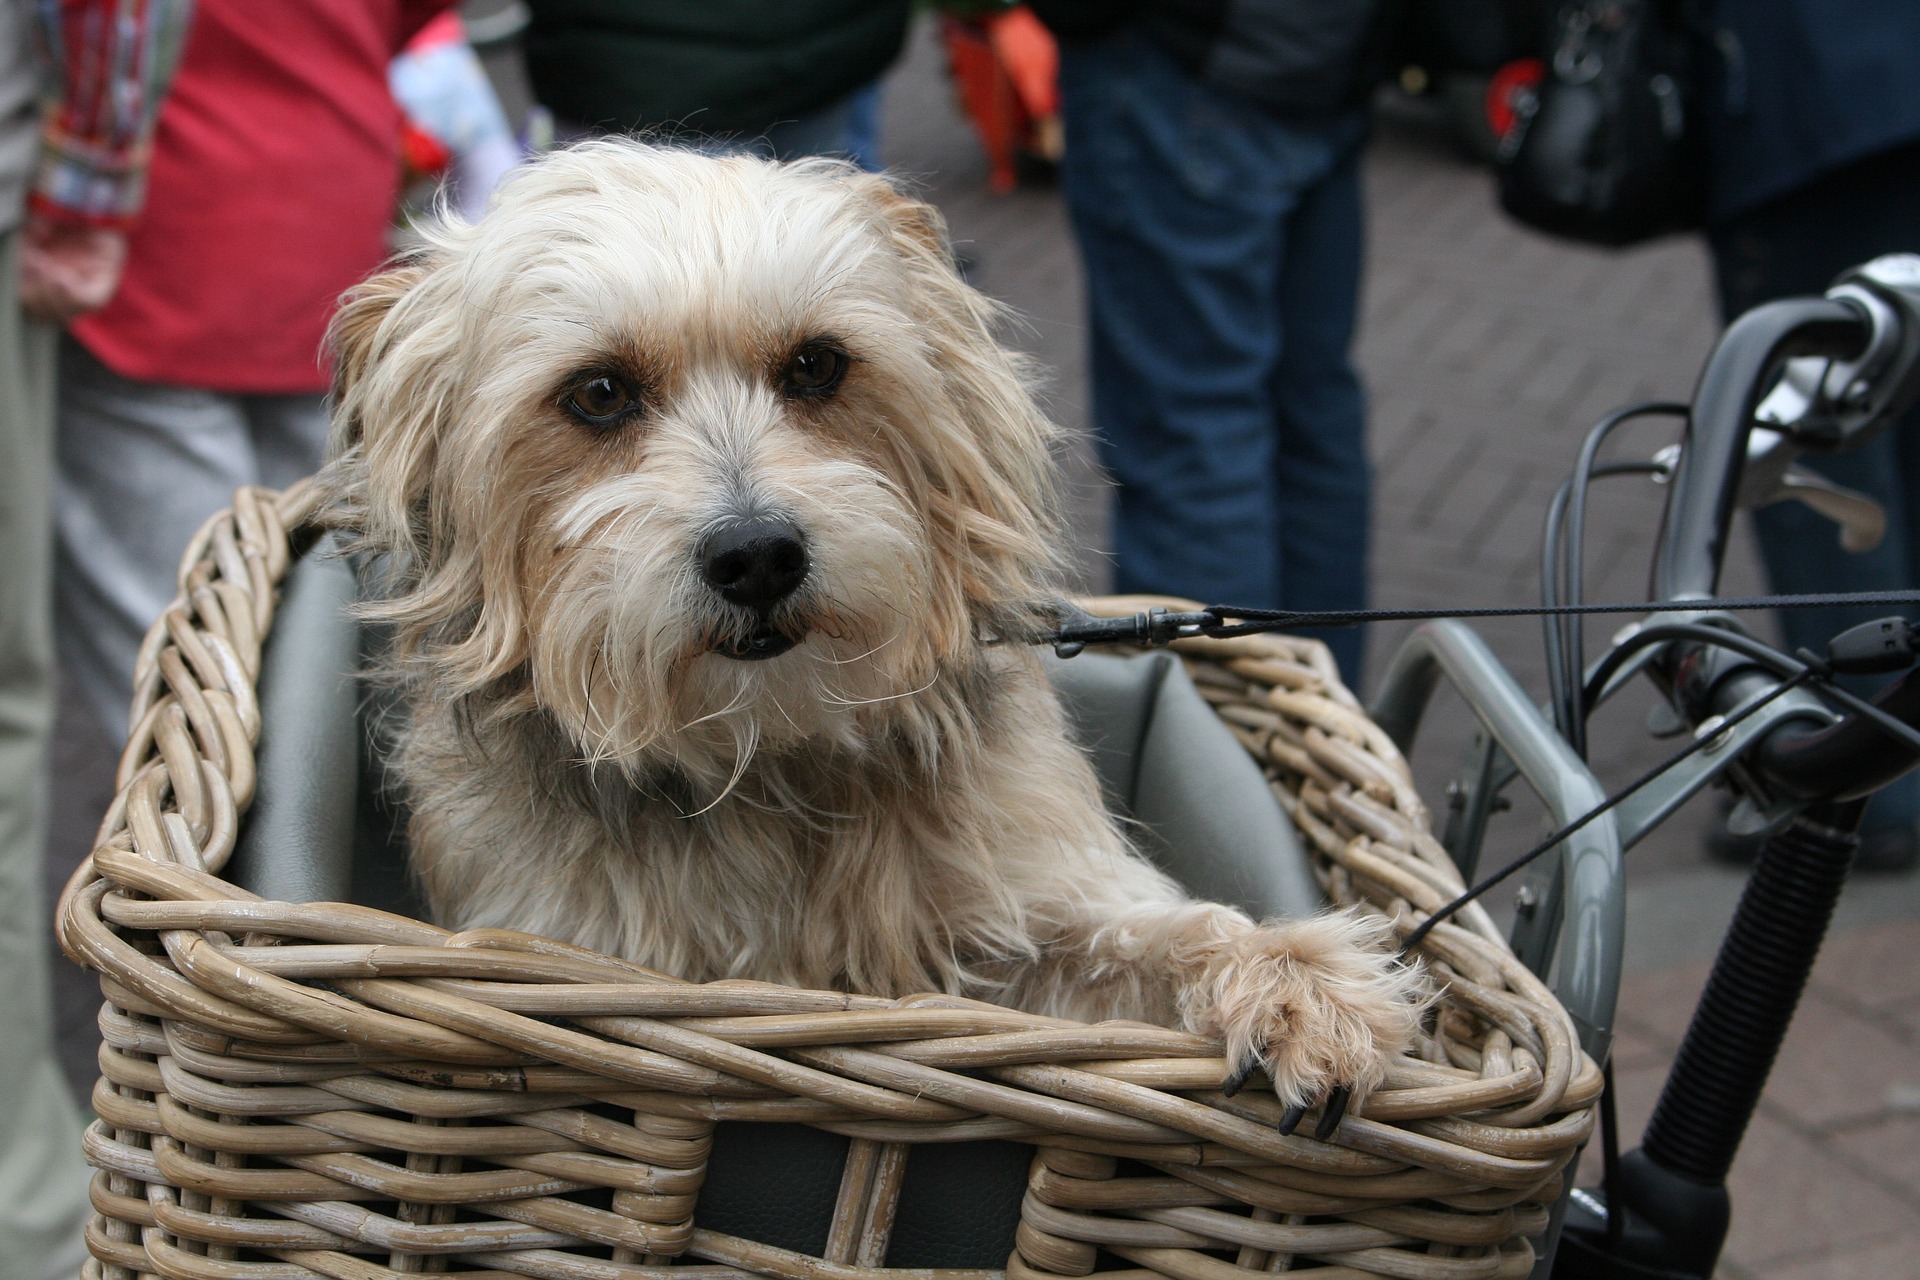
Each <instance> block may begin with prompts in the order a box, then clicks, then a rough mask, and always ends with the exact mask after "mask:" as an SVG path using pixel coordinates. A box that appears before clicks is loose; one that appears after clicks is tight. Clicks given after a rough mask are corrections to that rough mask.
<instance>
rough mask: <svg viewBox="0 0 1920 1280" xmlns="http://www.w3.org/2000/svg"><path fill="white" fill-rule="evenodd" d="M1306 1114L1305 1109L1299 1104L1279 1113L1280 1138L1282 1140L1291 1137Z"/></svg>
mask: <svg viewBox="0 0 1920 1280" xmlns="http://www.w3.org/2000/svg"><path fill="white" fill-rule="evenodd" d="M1306 1114H1307V1109H1306V1107H1304V1106H1302V1105H1300V1104H1299V1103H1295V1104H1294V1105H1293V1106H1291V1107H1288V1108H1287V1109H1286V1110H1285V1111H1283V1112H1281V1113H1280V1136H1281V1137H1283V1138H1290V1137H1292V1136H1293V1131H1294V1130H1295V1129H1298V1128H1299V1127H1300V1121H1301V1120H1302V1118H1304V1117H1305V1116H1306Z"/></svg>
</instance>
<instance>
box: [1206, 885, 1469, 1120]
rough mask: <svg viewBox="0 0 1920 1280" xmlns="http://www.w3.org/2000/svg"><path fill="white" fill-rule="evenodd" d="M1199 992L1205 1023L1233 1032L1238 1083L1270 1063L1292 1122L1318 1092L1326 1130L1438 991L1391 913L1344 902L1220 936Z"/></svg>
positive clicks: (1404, 1042)
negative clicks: (1400, 955) (1323, 911)
mask: <svg viewBox="0 0 1920 1280" xmlns="http://www.w3.org/2000/svg"><path fill="white" fill-rule="evenodd" d="M1190 998H1193V999H1192V1003H1191V1004H1190V1005H1189V1009H1190V1017H1191V1020H1192V1022H1193V1023H1194V1024H1195V1029H1196V1030H1200V1031H1203V1032H1207V1033H1211V1034H1215V1035H1218V1036H1220V1037H1221V1038H1222V1039H1224V1040H1225V1041H1226V1047H1227V1061H1229V1062H1232V1063H1236V1064H1238V1067H1237V1069H1236V1071H1235V1072H1234V1074H1233V1075H1232V1076H1231V1077H1229V1078H1228V1080H1227V1081H1226V1084H1225V1086H1224V1087H1225V1088H1226V1089H1227V1091H1228V1092H1229V1093H1232V1092H1234V1091H1236V1090H1237V1089H1238V1088H1239V1087H1240V1086H1241V1085H1243V1084H1244V1083H1245V1082H1246V1080H1247V1077H1248V1076H1250V1075H1251V1074H1252V1073H1253V1070H1254V1068H1256V1067H1264V1068H1266V1070H1267V1073H1268V1074H1269V1075H1270V1076H1272V1077H1273V1091H1274V1093H1275V1095H1276V1096H1277V1097H1278V1098H1279V1099H1280V1101H1281V1103H1282V1104H1284V1105H1285V1106H1286V1108H1287V1111H1286V1115H1285V1118H1284V1119H1283V1121H1282V1123H1281V1129H1282V1131H1283V1132H1292V1130H1293V1128H1294V1127H1295V1126H1296V1125H1298V1124H1299V1123H1300V1118H1301V1116H1303V1115H1304V1114H1305V1112H1306V1109H1307V1108H1308V1107H1310V1106H1312V1105H1313V1104H1315V1103H1316V1102H1318V1103H1323V1104H1324V1105H1323V1106H1322V1110H1321V1121H1320V1125H1319V1127H1318V1133H1319V1135H1320V1136H1325V1135H1327V1134H1330V1133H1331V1132H1332V1131H1333V1129H1334V1127H1335V1126H1337V1125H1338V1124H1339V1122H1340V1116H1341V1114H1342V1113H1344V1111H1345V1110H1346V1105H1347V1102H1348V1100H1349V1099H1350V1098H1352V1097H1360V1098H1365V1097H1366V1095H1367V1094H1368V1093H1370V1092H1372V1090H1373V1089H1374V1088H1375V1087H1376V1086H1378V1085H1379V1084H1380V1082H1381V1081H1382V1080H1383V1079H1384V1078H1385V1077H1386V1072H1387V1064H1388V1063H1389V1062H1391V1061H1392V1060H1393V1059H1394V1058H1396V1057H1398V1056H1399V1055H1400V1054H1401V1053H1403V1052H1405V1051H1406V1049H1407V1048H1408V1046H1409V1045H1411V1044H1412V1043H1413V1040H1414V1037H1415V1035H1416V1033H1417V1032H1418V1030H1419V1025H1420V1016H1421V1013H1422V1011H1423V1010H1424V1009H1425V1008H1426V1005H1427V1003H1428V1001H1429V1000H1430V999H1431V995H1430V993H1429V989H1428V985H1427V982H1426V980H1425V978H1424V976H1423V975H1422V973H1421V972H1420V970H1419V969H1418V968H1416V967H1414V966H1412V965H1409V964H1405V963H1403V962H1401V961H1400V960H1398V959H1396V958H1395V956H1394V948H1393V933H1392V930H1391V928H1390V927H1389V926H1388V924H1387V922H1386V921H1385V920H1384V919H1382V918H1380V917H1379V916H1371V915H1361V914H1359V913H1357V912H1341V913H1336V914H1329V915H1320V916H1314V917H1312V918H1310V919H1306V920H1297V921H1292V922H1289V923H1286V924H1266V925H1261V926H1259V927H1258V928H1256V929H1254V930H1252V931H1251V932H1249V933H1245V934H1242V935H1241V936H1240V937H1238V938H1235V939H1233V940H1232V941H1230V942H1225V943H1223V944H1221V945H1220V947H1219V949H1218V951H1217V952H1216V953H1215V954H1214V955H1213V957H1212V958H1211V960H1210V962H1209V963H1208V965H1207V967H1206V972H1205V976H1204V978H1203V979H1202V981H1201V985H1200V988H1199V989H1198V990H1195V991H1192V992H1191V993H1190Z"/></svg>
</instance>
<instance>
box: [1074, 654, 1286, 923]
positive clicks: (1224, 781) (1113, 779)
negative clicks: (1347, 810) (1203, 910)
mask: <svg viewBox="0 0 1920 1280" xmlns="http://www.w3.org/2000/svg"><path fill="white" fill-rule="evenodd" d="M1047 675H1048V677H1049V678H1050V679H1051V680H1052V681H1053V687H1054V689H1055V690H1057V691H1058V692H1059V694H1060V697H1061V700H1062V701H1063V702H1064V703H1065V704H1066V708H1067V717H1068V720H1069V722H1070V723H1071V724H1072V726H1073V732H1074V735H1075V736H1076V737H1077V738H1079V739H1080V741H1081V743H1082V744H1083V745H1085V746H1086V747H1087V749H1088V752H1089V754H1091V755H1092V757H1093V765H1094V771H1095V772H1096V773H1097V774H1099V776H1100V788H1101V790H1102V792H1103V793H1104V794H1105V797H1106V801H1107V807H1108V808H1109V809H1110V810H1112V811H1113V812H1115V813H1118V814H1121V815H1123V816H1125V817H1129V818H1132V819H1133V821H1134V823H1135V824H1137V825H1136V826H1135V842H1136V843H1137V844H1138V845H1139V847H1140V848H1141V850H1142V851H1143V852H1145V853H1146V854H1147V855H1148V856H1149V857H1151V858H1152V859H1153V860H1154V861H1155V862H1157V863H1159V864H1160V866H1161V868H1162V869H1164V870H1165V871H1166V872H1167V873H1168V874H1169V875H1171V876H1172V877H1173V878H1174V879H1175V880H1178V881H1179V882H1180V883H1181V884H1182V885H1184V886H1185V887H1186V889H1187V891H1188V892H1190V893H1192V894H1193V895H1194V896H1195V897H1198V898H1204V899H1206V900H1208V901H1210V902H1226V903H1231V904H1232V905H1234V906H1236V907H1240V908H1241V909H1243V910H1245V911H1246V912H1247V913H1248V914H1250V915H1252V916H1254V917H1255V918H1256V919H1260V918H1265V917H1269V916H1301V915H1307V914H1310V913H1311V912H1313V911H1314V910H1316V909H1317V908H1318V907H1319V906H1320V905H1321V904H1322V898H1321V894H1320V887H1319V885H1318V884H1316V883H1315V881H1314V879H1313V874H1312V872H1310V871H1309V870H1308V869H1307V858H1306V852H1305V850H1304V849H1302V847H1301V845H1300V836H1299V833H1298V832H1296V831H1295V830H1294V827H1293V821H1292V820H1291V819H1290V818H1288V817H1287V815H1286V811H1285V810H1283V809H1282V808H1281V807H1280V802H1279V801H1278V800H1276V799H1275V798H1274V796H1273V792H1272V790H1271V789H1270V788H1269V787H1268V785H1267V781H1266V779H1265V778H1264V777H1262V776H1261V773H1260V769H1259V767H1258V766H1257V765H1255V764H1254V763H1253V760H1252V758H1251V757H1250V756H1248V755H1247V753H1246V750H1245V749H1244V748H1243V747H1241V745H1240V743H1239V742H1238V741H1237V740H1236V739H1235V738H1234V736H1233V734H1231V733H1230V732H1228V730H1227V728H1226V726H1224V725H1222V724H1221V723H1220V718H1219V717H1218V716H1216V715H1215V714H1214V713H1213V709H1212V708H1211V707H1209V706H1208V705H1207V703H1206V700H1205V699H1204V698H1202V697H1201V696H1200V693H1199V691H1198V690H1197V689H1195V688H1194V687H1193V681H1192V680H1191V679H1189V678H1188V676H1187V669H1186V668H1185V667H1184V666H1182V665H1181V664H1180V662H1179V660H1178V659H1176V658H1174V657H1173V656H1172V655H1171V654H1166V653H1152V654H1144V655H1141V656H1138V657H1123V656H1120V655H1116V654H1105V653H1083V654H1081V655H1080V656H1079V657H1077V658H1070V659H1067V660H1065V661H1061V660H1059V659H1053V660H1050V661H1049V664H1048V669H1047Z"/></svg>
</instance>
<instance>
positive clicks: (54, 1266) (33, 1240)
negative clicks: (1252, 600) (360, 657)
mask: <svg viewBox="0 0 1920 1280" xmlns="http://www.w3.org/2000/svg"><path fill="white" fill-rule="evenodd" d="M18 240H19V233H18V232H11V233H8V234H6V235H5V236H4V237H0V547H4V548H5V554H4V555H0V1026H4V1027H5V1028H6V1034H5V1035H0V1275H4V1276H9V1277H19V1278H20V1280H41V1277H46V1278H47V1280H52V1278H53V1277H56V1276H71V1275H74V1274H75V1273H76V1272H77V1271H78V1270H79V1267H80V1263H81V1259H82V1258H83V1257H84V1251H83V1245H82V1241H81V1228H82V1225H83V1224H84V1223H85V1221H86V1217H87V1213H88V1205H87V1182H88V1173H87V1167H86V1162H85V1160H84V1159H82V1157H81V1154H80V1132H81V1119H80V1111H79V1108H78V1107H77V1106H75V1104H74V1099H73V1095H72V1094H71V1093H70V1092H69V1091H68V1089H67V1082H66V1080H65V1079H64V1078H63V1077H62V1076H61V1074H60V1070H59V1067H58V1066H57V1065H56V1063H55V1060H54V1052H53V1015H52V1010H51V1000H52V987H51V985H50V981H49V976H48V969H47V964H48V957H49V955H50V953H51V948H50V947H49V946H48V938H47V921H46V917H45V915H44V914H43V911H44V906H43V903H44V898H43V896H42V891H41V874H42V872H41V855H42V850H41V846H42V843H43V841H44V838H45V834H46V812H45V796H46V758H47V741H48V735H49V734H50V733H51V731H52V727H53V708H54V663H53V638H52V635H51V623H50V620H49V616H48V614H49V602H50V600H51V597H52V582H51V570H52V527H53V526H52V518H51V514H50V511H49V507H48V500H47V495H48V491H49V488H50V484H49V481H50V480H51V477H52V475H53V352H54V347H53V344H54V333H53V331H52V330H49V329H42V328H41V327H39V326H37V325H31V324H28V323H27V321H26V320H25V319H24V318H23V317H22V315H21V312H20V302H19V297H18V295H17V293H16V291H15V281H17V280H18V279H19V264H18V261H17V258H16V254H17V253H18Z"/></svg>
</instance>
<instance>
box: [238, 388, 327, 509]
mask: <svg viewBox="0 0 1920 1280" xmlns="http://www.w3.org/2000/svg"><path fill="white" fill-rule="evenodd" d="M245 408H246V414H247V425H248V429H249V430H250V432H251V433H252V436H253V455H254V459H255V463H256V465H257V467H258V471H257V473H256V475H255V477H254V480H253V483H255V484H263V485H265V486H267V488H269V489H284V488H286V487H287V486H288V485H291V484H292V483H294V482H295V481H296V480H304V479H306V478H307V477H308V476H310V475H312V474H313V473H314V472H316V471H318V470H319V469H320V464H321V463H322V462H324V461H325V460H326V456H327V430H328V414H327V401H326V397H325V396H321V395H305V396H248V397H247V398H246V401H245Z"/></svg>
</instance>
